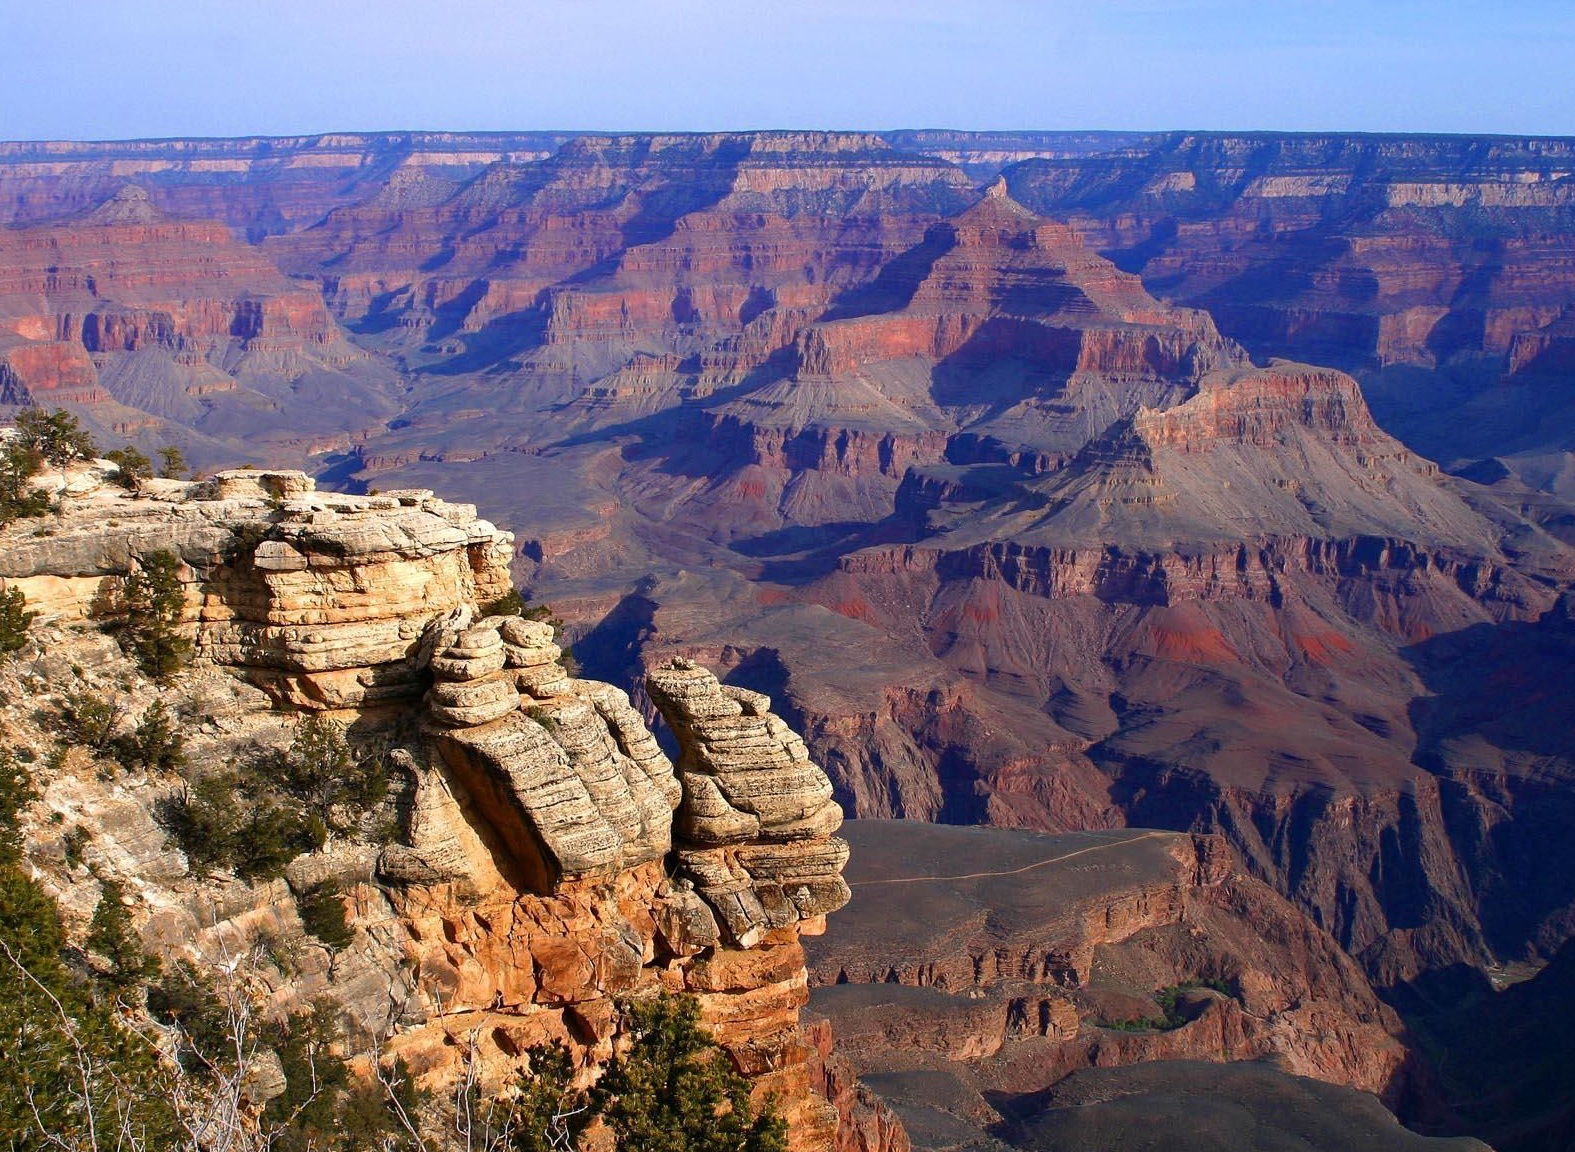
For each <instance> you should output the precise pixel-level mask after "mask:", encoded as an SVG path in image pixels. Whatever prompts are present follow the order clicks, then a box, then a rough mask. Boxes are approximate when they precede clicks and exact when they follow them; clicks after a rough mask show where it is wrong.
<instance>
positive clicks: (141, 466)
mask: <svg viewBox="0 0 1575 1152" xmlns="http://www.w3.org/2000/svg"><path fill="white" fill-rule="evenodd" d="M104 459H106V460H109V461H111V462H113V463H114V464H115V466H116V472H115V483H117V484H119V485H120V486H121V487H122V488H130V489H132V490H133V491H135V490H136V489H138V488H140V487H142V482H143V481H144V480H150V479H152V477H153V461H151V460H149V459H148V458H147V457H146V456H144V455H143V454H142V453H141V452H138V451H137V450H136V449H135V448H133V447H132V446H131V445H130V444H127V445H126V446H125V447H124V448H116V449H115V450H114V451H112V452H106V453H104Z"/></svg>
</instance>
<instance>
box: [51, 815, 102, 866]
mask: <svg viewBox="0 0 1575 1152" xmlns="http://www.w3.org/2000/svg"><path fill="white" fill-rule="evenodd" d="M55 815H57V816H58V815H60V814H59V813H58V812H57V813H55ZM92 838H93V834H92V833H91V832H89V831H88V830H87V829H86V828H84V827H83V826H82V825H80V824H78V825H77V826H76V827H75V828H73V829H71V831H69V832H67V833H66V834H65V835H64V836H62V837H61V845H62V847H64V848H65V852H66V864H67V866H68V867H71V868H75V867H77V866H78V865H80V864H81V863H82V849H83V848H84V847H85V846H86V844H87V842H88V841H89V840H91V839H92Z"/></svg>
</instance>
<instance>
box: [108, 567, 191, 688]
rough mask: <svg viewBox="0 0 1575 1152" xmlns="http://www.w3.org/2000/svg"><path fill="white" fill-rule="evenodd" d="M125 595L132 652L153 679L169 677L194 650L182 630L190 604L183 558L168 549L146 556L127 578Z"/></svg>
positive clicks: (127, 641) (128, 642)
mask: <svg viewBox="0 0 1575 1152" xmlns="http://www.w3.org/2000/svg"><path fill="white" fill-rule="evenodd" d="M124 598H125V605H126V643H127V644H128V645H129V647H130V649H131V653H132V655H134V656H135V657H136V659H137V663H138V664H139V665H141V667H142V670H143V671H144V672H145V673H147V674H148V675H149V676H151V677H153V679H155V680H167V679H169V677H170V676H172V675H174V673H175V672H176V670H177V669H179V668H180V666H181V664H182V662H183V661H184V660H185V659H186V656H187V654H188V653H190V651H191V641H189V640H187V639H186V638H185V637H184V636H182V635H181V634H180V631H179V625H180V617H181V611H182V609H184V608H185V606H186V594H185V591H184V589H183V588H182V587H181V580H180V557H178V556H176V555H175V553H173V552H171V551H169V550H168V549H160V550H159V551H157V552H152V553H150V554H148V555H147V556H144V557H142V560H141V563H140V564H139V565H138V567H137V570H136V571H135V572H133V573H132V574H131V575H130V576H128V577H127V578H126V587H125V591H124Z"/></svg>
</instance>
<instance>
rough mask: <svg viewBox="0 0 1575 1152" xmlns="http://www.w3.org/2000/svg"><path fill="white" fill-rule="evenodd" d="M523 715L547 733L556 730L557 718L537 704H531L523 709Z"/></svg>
mask: <svg viewBox="0 0 1575 1152" xmlns="http://www.w3.org/2000/svg"><path fill="white" fill-rule="evenodd" d="M525 715H527V716H529V717H530V718H531V719H532V720H534V721H536V723H538V724H540V725H541V726H542V727H543V728H545V729H546V730H547V731H548V732H549V733H551V732H556V731H557V730H558V718H557V717H556V716H554V715H553V714H552V713H551V712H549V711H547V710H546V709H545V708H543V707H541V705H539V704H532V705H531V706H530V707H529V708H527V709H525Z"/></svg>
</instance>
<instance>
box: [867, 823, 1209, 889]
mask: <svg viewBox="0 0 1575 1152" xmlns="http://www.w3.org/2000/svg"><path fill="white" fill-rule="evenodd" d="M1177 835H1180V833H1177V832H1168V831H1156V832H1144V833H1143V834H1142V835H1141V836H1129V837H1127V838H1126V839H1125V840H1111V841H1108V842H1106V843H1104V844H1094V845H1091V846H1090V847H1087V848H1079V849H1078V850H1077V851H1076V852H1067V853H1065V854H1063V855H1061V856H1052V857H1050V858H1049V859H1048V860H1035V861H1034V862H1033V863H1032V864H1024V865H1023V866H1022V867H1021V868H1008V869H1006V870H1005V871H1003V872H964V873H961V874H959V875H956V876H898V877H894V878H892V879H888V880H861V881H859V882H858V883H857V884H853V883H849V884H848V887H849V888H873V887H875V886H876V885H877V884H919V883H922V882H923V881H926V880H987V879H990V878H991V877H994V876H1018V875H1021V874H1022V873H1024V872H1032V871H1033V870H1034V869H1035V868H1043V867H1045V866H1046V865H1047V864H1059V863H1061V861H1063V860H1070V859H1072V858H1073V857H1074V856H1085V855H1087V854H1088V853H1090V852H1098V851H1100V850H1101V849H1104V848H1121V847H1124V846H1125V845H1128V844H1136V843H1137V842H1138V841H1140V840H1152V839H1153V838H1154V837H1156V836H1177Z"/></svg>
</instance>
